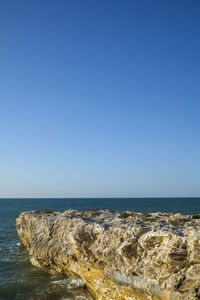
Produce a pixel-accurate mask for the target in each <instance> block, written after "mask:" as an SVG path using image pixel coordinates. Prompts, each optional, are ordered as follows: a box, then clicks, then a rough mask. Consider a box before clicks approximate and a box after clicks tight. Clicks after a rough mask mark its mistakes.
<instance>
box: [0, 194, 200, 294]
mask: <svg viewBox="0 0 200 300" xmlns="http://www.w3.org/2000/svg"><path fill="white" fill-rule="evenodd" d="M43 208H48V209H51V210H54V211H64V210H66V209H69V208H73V209H79V210H87V209H89V208H97V209H114V210H118V211H123V210H133V211H136V212H157V211H160V212H180V213H183V214H198V213H200V198H107V199H106V198H103V199H100V198H96V199H94V198H93V199H92V198H88V199H86V198H79V199H69V198H67V199H63V198H62V199H52V198H50V199H46V198H45V199H38V198H37V199H30V198H29V199H0V300H7V299H8V300H12V299H13V300H15V299H16V300H18V299H20V300H26V299H27V300H29V299H30V300H31V299H32V300H56V299H60V300H61V299H62V300H64V299H71V300H84V299H90V297H89V295H88V294H87V293H86V292H85V291H84V289H83V288H82V286H81V284H80V282H79V281H78V280H72V279H70V278H64V277H55V276H51V275H49V274H47V273H45V272H44V271H42V270H40V269H38V268H36V267H34V266H32V265H31V264H30V263H29V259H28V254H27V251H26V250H25V249H24V248H23V247H22V246H20V243H19V238H18V235H17V232H16V228H15V219H16V218H17V217H18V216H19V214H20V213H21V212H23V211H29V210H39V209H43Z"/></svg>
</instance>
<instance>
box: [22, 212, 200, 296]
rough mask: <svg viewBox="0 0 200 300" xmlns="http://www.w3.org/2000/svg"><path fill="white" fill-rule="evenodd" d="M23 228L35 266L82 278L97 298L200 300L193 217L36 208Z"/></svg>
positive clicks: (198, 228)
mask: <svg viewBox="0 0 200 300" xmlns="http://www.w3.org/2000/svg"><path fill="white" fill-rule="evenodd" d="M197 217H198V216H197ZM17 231H18V234H19V237H20V240H21V242H22V244H23V245H24V246H25V247H26V248H27V249H28V251H29V255H30V260H31V263H32V264H33V265H35V266H38V267H41V268H43V269H45V270H46V271H48V272H50V273H52V274H61V273H64V274H66V275H68V276H72V277H78V278H82V279H83V280H84V282H85V284H86V287H87V289H88V291H89V292H90V293H91V295H93V297H94V298H95V299H116V300H117V299H140V300H142V299H144V300H145V299H154V300H156V299H166V300H167V299H171V300H176V299H189V300H191V299H198V298H200V236H199V233H200V220H198V219H193V218H192V216H183V215H180V214H176V215H173V214H164V213H152V214H141V213H133V212H124V213H117V212H110V211H108V210H104V211H103V210H102V211H87V212H85V213H83V212H79V211H74V210H67V211H65V212H64V213H52V212H48V211H47V212H41V211H32V212H23V213H22V214H21V215H20V217H19V218H18V219H17Z"/></svg>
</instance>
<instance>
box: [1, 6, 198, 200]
mask: <svg viewBox="0 0 200 300" xmlns="http://www.w3.org/2000/svg"><path fill="white" fill-rule="evenodd" d="M116 196H117V197H123V196H124V197H138V196H141V197H142V196H151V197H153V196H200V1H199V0H192V1H188V0H187V1H185V0H168V1H160V0H151V1H149V0H137V1H136V0H130V1H129V0H125V1H123V0H121V1H118V0H112V1H111V0H105V1H103V0H99V1H93V0H84V1H83V0H78V1H76V0H59V1H55V0H54V1H52V0H46V1H44V0H30V1H27V0H24V1H21V0H18V1H14V0H13V1H10V0H3V1H1V2H0V197H116Z"/></svg>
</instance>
